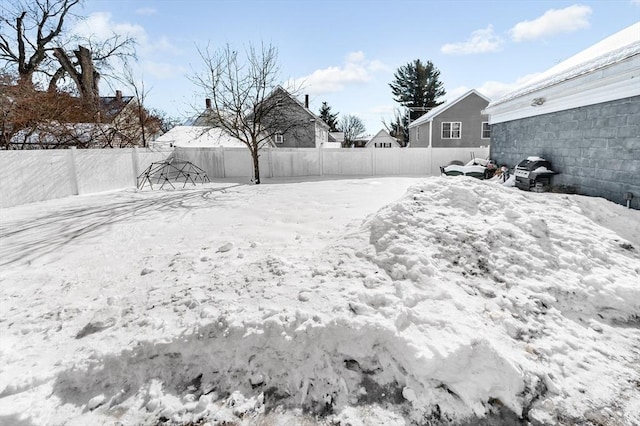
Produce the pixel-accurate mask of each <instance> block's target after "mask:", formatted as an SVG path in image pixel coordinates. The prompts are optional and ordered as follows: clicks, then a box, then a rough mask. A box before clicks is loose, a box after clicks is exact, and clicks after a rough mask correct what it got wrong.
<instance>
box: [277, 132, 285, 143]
mask: <svg viewBox="0 0 640 426" xmlns="http://www.w3.org/2000/svg"><path fill="white" fill-rule="evenodd" d="M275 140H276V143H283V142H284V136H283V135H282V133H276V134H275Z"/></svg>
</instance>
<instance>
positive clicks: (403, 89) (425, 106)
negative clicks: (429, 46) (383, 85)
mask: <svg viewBox="0 0 640 426" xmlns="http://www.w3.org/2000/svg"><path fill="white" fill-rule="evenodd" d="M389 86H390V87H391V91H392V93H393V96H394V100H395V101H396V102H399V103H400V104H401V105H402V106H404V107H406V108H408V109H409V111H410V119H411V121H414V120H415V119H417V118H419V117H420V116H421V115H423V114H425V113H426V112H427V111H428V110H429V109H431V108H433V107H436V106H438V105H440V104H442V101H439V99H440V98H441V97H442V96H444V95H445V94H446V92H445V90H444V85H443V83H442V82H441V81H440V71H439V70H438V68H436V67H435V66H434V65H433V63H432V62H431V61H427V63H426V64H423V63H422V62H421V61H420V59H416V60H414V61H413V62H409V63H408V64H407V65H403V66H401V67H400V68H398V70H397V71H396V73H395V74H394V81H393V82H392V83H391V84H389Z"/></svg>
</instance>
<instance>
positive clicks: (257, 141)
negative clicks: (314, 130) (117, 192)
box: [191, 43, 314, 183]
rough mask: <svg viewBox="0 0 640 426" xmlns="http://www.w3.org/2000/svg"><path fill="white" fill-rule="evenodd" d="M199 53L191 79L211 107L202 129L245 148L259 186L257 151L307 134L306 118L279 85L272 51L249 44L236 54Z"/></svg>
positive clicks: (290, 94)
mask: <svg viewBox="0 0 640 426" xmlns="http://www.w3.org/2000/svg"><path fill="white" fill-rule="evenodd" d="M198 53H199V54H200V57H201V59H202V61H203V63H204V69H205V71H204V72H202V73H200V74H195V75H194V76H192V77H191V80H192V81H193V82H194V83H195V84H196V85H197V86H198V87H199V88H200V89H201V90H202V91H203V93H204V95H205V97H206V98H208V99H210V100H211V108H209V109H207V111H205V114H204V116H205V117H206V119H207V121H208V122H207V125H208V126H210V127H219V128H221V129H223V130H224V131H225V132H226V133H227V134H228V135H230V136H232V137H234V138H236V139H239V140H240V141H242V142H243V143H244V144H245V145H246V146H247V148H249V151H250V152H251V157H252V160H253V168H254V179H255V182H256V183H260V170H259V163H258V159H259V157H260V150H262V149H263V148H264V147H265V146H267V145H269V144H270V143H272V142H273V140H274V137H275V136H276V135H284V134H285V133H287V132H297V131H308V130H307V129H308V124H309V121H310V120H309V116H308V115H304V113H303V114H302V115H301V114H300V104H299V102H298V101H297V100H296V99H295V97H294V96H295V94H296V93H295V90H294V89H292V90H289V91H288V90H285V89H284V88H282V87H280V86H279V85H278V83H277V79H278V76H279V68H278V52H277V49H276V48H275V47H274V46H272V45H266V44H264V43H261V44H260V46H258V47H256V46H253V45H250V46H249V47H248V48H247V49H245V52H244V55H240V54H239V53H238V52H237V51H236V50H234V49H232V48H231V46H230V45H228V44H227V45H226V46H224V47H223V48H221V49H219V50H217V51H215V52H211V51H210V49H209V46H206V47H205V48H204V49H198ZM305 125H306V126H305ZM310 137H311V138H313V137H314V135H311V136H310ZM312 140H313V139H312Z"/></svg>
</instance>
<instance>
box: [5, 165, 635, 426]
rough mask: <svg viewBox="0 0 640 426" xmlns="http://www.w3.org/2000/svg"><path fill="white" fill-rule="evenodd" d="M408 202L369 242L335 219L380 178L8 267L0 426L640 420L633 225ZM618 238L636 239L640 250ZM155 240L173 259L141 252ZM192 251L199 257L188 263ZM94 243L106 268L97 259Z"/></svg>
mask: <svg viewBox="0 0 640 426" xmlns="http://www.w3.org/2000/svg"><path fill="white" fill-rule="evenodd" d="M412 181H413V182H416V183H415V184H414V185H413V186H411V187H410V188H409V189H408V191H407V192H406V193H405V194H404V195H403V196H402V197H401V198H400V199H399V200H397V201H392V202H390V203H389V204H387V205H385V206H384V207H382V208H380V209H379V210H377V211H376V212H375V213H373V214H371V215H369V216H368V217H366V219H365V220H364V221H363V220H354V221H351V220H346V219H341V220H338V221H336V220H335V219H334V217H333V216H331V217H329V218H327V217H326V210H325V209H331V210H332V211H333V212H335V215H336V216H338V215H339V214H346V212H347V211H349V209H351V208H353V207H354V206H357V205H358V204H361V205H362V206H364V205H368V204H366V203H365V201H363V200H364V199H365V198H366V197H375V193H376V191H380V195H379V197H380V199H384V198H385V197H389V193H388V192H383V191H382V187H383V185H385V184H387V183H384V180H383V179H371V180H362V181H360V182H358V181H355V183H354V182H352V181H347V182H348V183H349V184H352V186H351V188H350V189H345V187H346V186H347V185H348V184H347V183H345V182H342V181H333V182H312V183H307V184H299V183H298V184H295V183H285V184H281V185H273V186H270V185H263V186H261V187H251V186H245V187H236V188H233V190H231V189H228V190H222V191H221V192H220V193H216V195H215V196H212V193H211V192H208V193H207V192H206V191H207V190H206V189H205V190H203V189H199V190H192V191H179V192H173V193H170V194H171V196H172V197H175V196H176V194H177V195H179V196H181V197H184V196H186V195H188V194H198V195H202V197H191V198H188V197H187V198H185V199H188V200H189V203H188V204H189V205H190V206H192V207H193V206H196V207H197V208H196V209H194V210H190V211H189V212H186V213H185V212H182V213H179V215H181V220H179V221H176V220H172V219H166V218H165V219H162V218H163V217H164V216H162V215H166V212H164V213H163V212H158V211H154V212H151V211H150V212H149V215H150V217H148V218H147V222H146V223H145V224H143V223H141V222H139V218H134V217H131V218H129V219H128V220H126V221H125V222H124V223H118V224H115V225H113V227H112V228H110V229H109V230H106V231H103V232H102V233H101V235H100V236H95V237H92V236H86V237H84V239H82V238H81V241H80V242H77V243H74V244H77V246H74V244H70V245H69V246H67V247H65V249H64V250H65V252H64V256H63V255H62V254H58V256H60V257H57V258H54V259H53V260H51V261H50V262H43V261H42V260H41V261H40V262H41V263H38V262H37V261H36V262H35V271H36V272H33V271H32V272H26V271H25V270H24V269H22V268H23V267H22V268H21V267H20V265H19V264H18V263H17V262H14V263H13V264H12V265H10V266H11V267H10V268H8V271H7V272H5V273H3V277H2V278H3V280H2V281H3V282H2V286H3V287H2V288H3V300H2V306H3V308H2V320H3V321H2V322H0V327H2V341H3V342H2V343H3V344H2V349H0V359H1V360H2V366H3V367H0V368H1V370H0V398H1V399H0V401H2V403H1V404H0V406H2V408H1V409H0V420H3V421H5V422H16V423H17V422H19V421H33V422H35V423H36V424H62V423H64V422H66V424H78V425H80V424H88V423H96V422H109V421H111V422H112V423H113V424H115V423H116V422H122V423H123V424H137V423H143V424H159V423H160V424H164V423H167V424H199V423H198V422H201V423H204V422H205V421H208V422H209V423H210V424H225V422H227V423H231V422H235V423H237V424H253V423H258V422H260V421H266V420H268V419H271V421H273V422H274V424H286V423H287V422H288V421H291V422H292V423H290V424H298V423H301V422H303V421H308V422H311V421H312V419H313V418H315V419H316V420H313V422H317V423H319V424H323V423H327V424H343V425H347V424H353V425H355V424H380V425H382V424H384V425H392V424H396V425H403V424H466V423H470V424H471V423H473V422H476V421H478V419H479V418H492V419H493V421H495V422H496V423H498V424H500V423H503V424H513V423H517V422H532V423H534V424H558V423H572V422H573V423H577V422H584V421H590V422H592V423H596V424H598V423H600V424H633V423H634V422H638V421H640V386H639V384H640V368H639V367H638V365H640V349H638V348H639V347H640V284H639V283H640V255H639V247H638V242H639V241H638V240H636V238H638V236H639V235H640V217H639V216H638V212H633V211H627V210H624V209H623V208H622V207H620V206H616V205H613V204H611V203H608V202H606V201H604V200H598V201H597V206H596V207H594V206H593V205H591V204H590V203H592V202H594V201H592V199H588V200H587V201H585V199H584V198H583V197H578V196H569V195H559V194H536V193H526V192H521V191H518V190H514V189H512V188H504V187H502V186H500V185H496V184H494V183H491V182H486V181H477V180H474V179H472V178H464V177H455V178H433V179H425V180H412ZM381 182H382V183H381ZM394 182H395V181H394ZM395 183H396V184H397V182H395ZM403 183H404V184H407V183H408V181H407V180H405V181H403ZM367 185H369V186H367ZM212 186H214V184H212ZM210 187H211V186H209V188H210ZM208 191H211V190H208ZM323 191H324V192H323ZM340 191H342V192H343V195H344V197H345V198H344V199H342V198H340V197H339V196H336V193H338V192H340ZM205 194H207V195H206V196H205ZM127 196H128V197H132V199H134V200H136V199H144V198H145V197H166V195H163V194H149V193H144V192H141V193H134V194H127ZM319 196H320V197H319ZM332 196H333V197H334V198H333V199H331V198H330V197H332ZM322 197H326V199H323V200H322V202H325V203H327V204H326V206H327V207H324V208H323V207H321V206H319V204H318V203H319V201H318V200H319V198H322ZM345 199H346V200H349V201H348V202H346V201H344V200H345ZM336 200H340V202H338V201H336ZM173 201H175V199H173ZM249 202H250V203H249ZM247 203H249V204H247ZM341 203H345V204H344V206H346V207H342V206H343V205H342V204H341ZM349 203H352V204H349ZM247 205H251V206H252V207H251V209H249V212H247V209H246V207H247ZM274 205H275V207H274ZM183 207H184V206H183V205H181V206H180V207H179V208H178V210H177V212H180V210H179V209H180V208H183ZM240 208H243V209H244V210H242V212H243V213H240V210H239V209H240ZM361 208H362V207H361ZM376 208H377V207H376ZM269 209H272V210H269ZM605 209H606V210H605ZM372 210H374V211H375V208H374V209H372ZM594 210H597V211H598V212H599V213H596V212H595V211H594ZM17 211H18V210H16V212H17ZM605 211H607V212H609V214H605V213H604V212H605ZM254 212H255V213H254ZM233 213H236V214H239V215H240V217H239V218H238V221H237V222H233V221H230V222H229V223H226V222H224V221H223V220H220V219H219V218H220V217H222V215H225V214H227V215H228V214H233ZM250 214H256V215H260V217H265V220H266V222H265V223H269V224H270V225H271V226H272V227H273V228H272V231H273V232H274V234H271V233H270V231H269V230H268V229H264V228H260V230H257V228H251V225H248V224H251V223H254V224H255V218H253V219H251V218H249V217H248V215H250ZM351 214H352V215H353V216H354V217H357V214H354V213H351ZM323 215H324V216H323ZM598 215H600V216H598ZM171 217H172V218H173V219H175V217H176V211H172V214H171ZM211 217H217V218H218V219H217V222H216V220H214V221H213V222H212V219H211ZM603 217H605V218H611V217H622V218H623V219H624V220H627V222H626V224H625V228H624V230H625V231H626V232H628V233H629V236H630V237H631V238H633V241H631V240H628V239H625V238H623V237H622V236H621V235H620V234H619V233H617V232H614V231H613V230H611V229H609V228H607V227H604V226H602V225H601V224H600V223H602V222H604V219H603ZM321 219H323V220H324V222H323V221H321ZM327 219H329V221H327ZM629 219H630V220H631V221H630V222H629ZM154 220H155V221H156V226H155V227H156V228H157V227H158V225H159V221H162V220H164V222H161V223H160V224H161V225H162V227H161V230H160V231H159V232H158V234H160V235H159V236H154V237H153V238H154V239H153V241H155V242H156V243H159V244H162V247H163V248H165V249H164V250H157V249H156V250H153V248H150V247H149V246H148V245H145V244H146V243H148V242H149V241H146V238H150V237H148V235H147V234H146V233H147V232H151V231H150V230H151V229H153V228H152V227H150V226H151V225H149V223H152V222H153V221H154ZM229 220H230V219H229ZM252 221H253V222H252ZM176 222H177V223H176ZM243 223H244V224H245V225H248V226H249V227H250V228H251V229H250V231H247V232H248V235H250V236H247V235H244V234H243V233H242V231H240V229H241V228H239V227H238V226H239V225H242V224H243ZM212 224H215V225H217V226H215V227H213V226H212ZM236 225H238V226H236ZM610 228H611V227H610ZM614 228H615V229H616V230H618V231H619V230H620V229H618V228H617V227H614ZM205 229H207V230H210V231H207V232H203V230H205ZM276 231H280V232H276ZM283 232H284V233H283ZM287 232H288V233H287ZM276 234H277V235H278V237H275V236H274V235H276ZM132 237H135V238H132ZM180 238H182V240H183V241H184V240H185V239H186V241H188V243H189V245H188V244H187V243H182V244H178V247H174V246H172V243H176V241H178V240H180ZM92 239H93V242H97V241H102V243H103V244H105V245H106V247H107V248H103V249H101V250H95V252H94V253H87V251H86V246H84V244H90V243H91V242H92ZM132 239H133V240H134V241H135V244H134V243H132V242H131V240H132ZM278 239H281V241H279V240H278ZM8 241H9V242H11V241H12V240H11V239H9V240H8ZM17 241H21V240H16V244H18V242H17ZM268 242H270V243H268ZM223 243H224V244H223ZM134 246H135V247H137V249H134V248H133V247H134ZM167 247H171V249H166V248H167ZM83 248H84V250H83ZM123 253H128V254H127V255H125V256H123ZM105 256H106V259H105ZM69 259H73V260H74V262H70V260H69ZM87 259H90V261H89V262H87V265H93V268H95V265H96V264H97V263H100V262H102V263H109V260H112V259H118V260H119V262H120V264H111V265H110V267H108V268H107V267H105V266H101V267H100V268H103V269H101V270H98V271H96V270H94V269H92V268H91V267H83V266H82V264H83V262H84V261H86V260H87ZM67 262H69V263H67ZM72 264H73V265H75V267H74V269H73V271H69V270H68V269H66V268H68V267H69V266H70V265H72ZM105 268H106V269H105ZM140 271H141V272H140ZM107 273H108V275H107ZM74 275H75V277H76V279H75V281H73V280H72V279H71V278H70V277H73V276H74ZM69 280H72V281H73V284H70V281H69ZM36 283H39V284H36ZM42 283H47V284H42ZM70 286H71V287H73V289H74V291H73V292H69V293H65V292H67V291H68V288H69V287H70ZM34 288H36V289H37V290H35V291H36V293H38V292H40V293H44V294H43V295H42V297H41V298H37V300H38V301H39V302H37V303H35V302H34V300H33V291H32V290H30V289H34ZM60 293H65V294H60ZM23 309H24V310H23ZM261 419H262V420H261ZM0 422H1V421H0ZM7 424H9V423H7ZM27 424H28V423H27ZM258 424H260V423H258ZM309 424H312V423H309Z"/></svg>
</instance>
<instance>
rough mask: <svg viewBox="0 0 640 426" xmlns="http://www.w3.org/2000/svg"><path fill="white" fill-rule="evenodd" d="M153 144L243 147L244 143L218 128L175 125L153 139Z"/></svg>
mask: <svg viewBox="0 0 640 426" xmlns="http://www.w3.org/2000/svg"><path fill="white" fill-rule="evenodd" d="M154 144H155V145H172V146H180V147H203V148H204V147H209V148H216V147H227V148H245V147H246V145H245V144H244V142H242V141H241V140H239V139H236V138H234V137H232V136H230V135H228V134H227V133H225V132H224V131H223V130H222V129H220V128H215V127H214V128H211V127H206V126H176V127H174V128H173V129H171V130H169V131H168V132H167V133H165V134H164V135H162V136H160V137H158V138H157V139H156V140H155V141H154Z"/></svg>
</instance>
